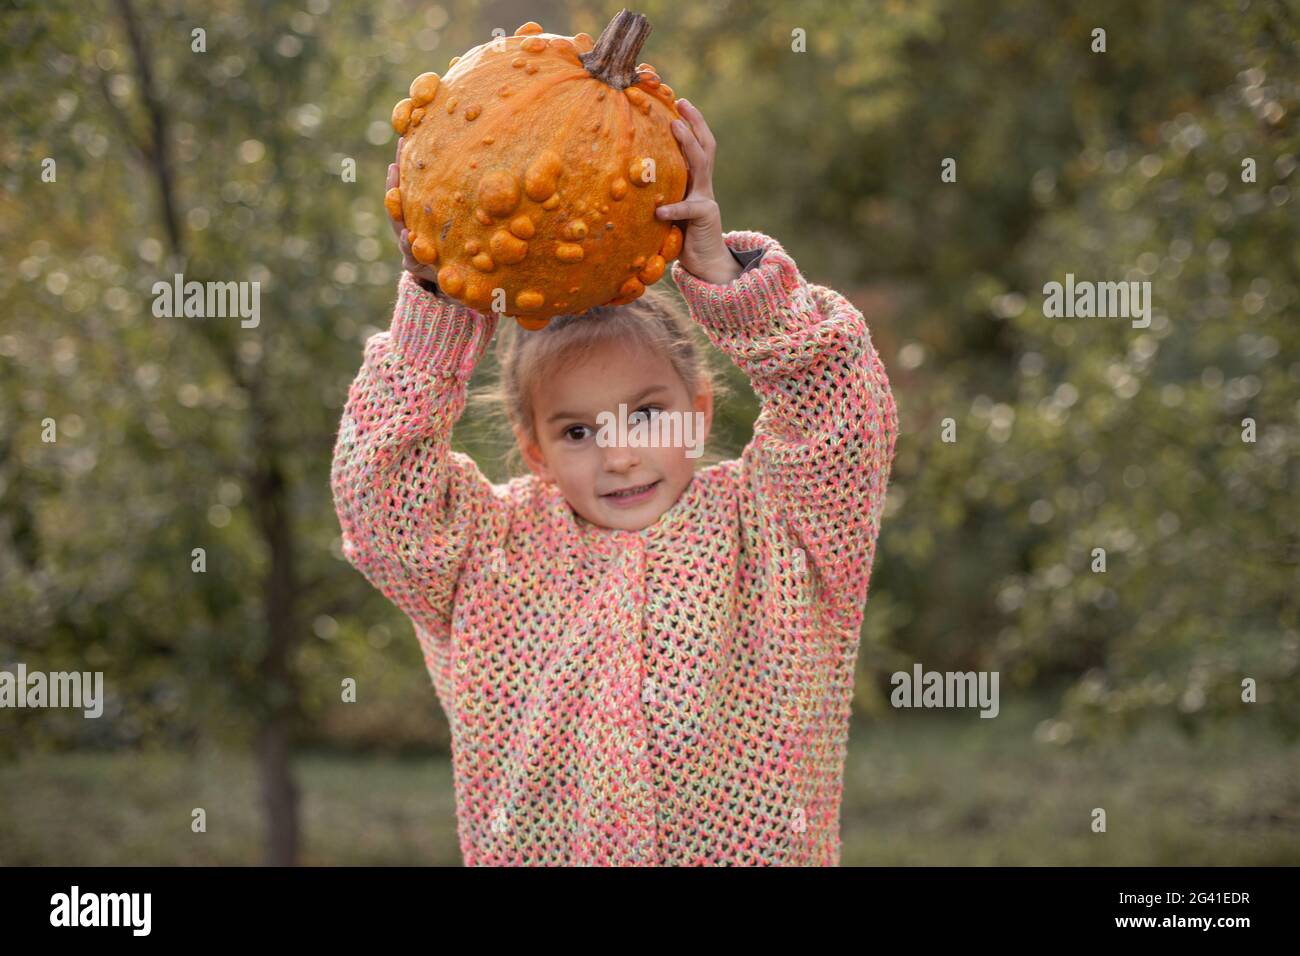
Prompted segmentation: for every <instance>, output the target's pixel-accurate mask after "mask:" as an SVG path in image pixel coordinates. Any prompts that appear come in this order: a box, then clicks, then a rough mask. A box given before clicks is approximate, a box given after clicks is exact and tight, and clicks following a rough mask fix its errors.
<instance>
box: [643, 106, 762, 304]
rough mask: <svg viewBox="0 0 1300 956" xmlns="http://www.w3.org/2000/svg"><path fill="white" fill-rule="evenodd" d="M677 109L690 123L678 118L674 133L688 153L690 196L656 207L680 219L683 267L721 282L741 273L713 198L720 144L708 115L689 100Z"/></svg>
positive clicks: (665, 217) (665, 215)
mask: <svg viewBox="0 0 1300 956" xmlns="http://www.w3.org/2000/svg"><path fill="white" fill-rule="evenodd" d="M677 111H678V112H679V113H681V115H682V116H683V117H685V119H686V122H683V121H682V120H674V121H673V124H672V131H673V135H675V136H676V137H677V141H678V142H679V143H681V145H682V152H683V153H685V154H686V163H687V169H688V173H687V179H686V196H685V197H684V198H683V199H682V201H681V202H674V203H668V204H666V205H663V206H660V207H659V208H658V209H656V210H655V218H656V219H660V220H677V221H678V223H679V224H680V225H681V227H682V229H683V231H684V233H685V235H684V237H683V242H682V252H681V255H680V256H679V257H678V259H679V261H680V262H681V264H682V268H683V269H685V270H686V271H687V272H689V273H691V274H692V275H694V276H697V277H699V278H701V279H703V280H704V281H705V282H712V283H715V284H718V285H721V284H723V283H726V282H730V281H732V280H733V279H735V278H736V277H737V276H739V275H740V273H741V271H742V270H741V268H740V263H738V262H737V261H736V258H735V256H733V255H732V254H731V250H730V249H728V248H727V244H726V243H725V242H723V241H722V211H721V210H720V209H719V208H718V203H717V200H715V199H714V198H713V160H714V157H715V156H716V155H717V151H718V144H717V141H716V140H714V138H713V133H711V132H710V131H709V124H708V123H706V122H704V116H703V115H702V114H701V113H700V111H699V110H698V109H696V108H695V106H694V105H693V104H692V103H691V102H690V101H689V100H684V99H682V100H678V101H677Z"/></svg>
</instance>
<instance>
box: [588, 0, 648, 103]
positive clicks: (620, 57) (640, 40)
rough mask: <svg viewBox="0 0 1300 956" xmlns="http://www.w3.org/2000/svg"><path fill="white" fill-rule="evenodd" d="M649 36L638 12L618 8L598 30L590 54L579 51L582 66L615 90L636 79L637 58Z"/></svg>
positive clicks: (627, 85)
mask: <svg viewBox="0 0 1300 956" xmlns="http://www.w3.org/2000/svg"><path fill="white" fill-rule="evenodd" d="M649 36H650V21H649V20H647V19H646V18H645V17H643V16H642V15H641V14H639V13H630V12H628V11H627V10H620V11H619V12H618V14H617V15H616V16H615V17H614V19H613V20H610V21H609V25H608V26H606V27H605V29H604V30H603V31H601V34H600V38H599V39H598V40H596V45H595V46H594V47H592V48H591V52H590V53H582V54H579V57H580V58H581V60H582V65H583V66H585V67H586V68H587V72H588V73H590V74H591V75H592V76H594V77H595V78H596V79H598V80H602V81H603V82H605V83H608V84H609V85H610V86H612V87H614V89H616V90H625V89H627V88H628V87H629V86H631V85H632V84H634V83H636V81H637V72H636V65H635V64H636V61H637V58H638V57H639V56H640V55H641V47H642V46H644V45H645V41H646V38H647V37H649Z"/></svg>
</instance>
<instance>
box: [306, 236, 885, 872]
mask: <svg viewBox="0 0 1300 956" xmlns="http://www.w3.org/2000/svg"><path fill="white" fill-rule="evenodd" d="M724 241H725V242H726V243H727V245H728V247H729V248H730V249H732V250H733V251H735V252H739V253H742V254H743V253H745V252H748V251H753V250H758V249H762V250H763V255H762V257H761V259H759V260H758V262H757V264H756V265H755V267H754V268H751V269H749V270H747V271H746V272H744V273H743V274H742V275H741V276H740V277H738V278H737V279H735V280H733V281H732V282H729V283H726V284H721V285H716V284H712V283H709V282H706V281H704V280H702V279H699V278H697V277H695V276H693V275H691V274H690V273H688V272H687V271H686V270H685V269H684V268H682V266H681V264H680V262H675V263H674V264H673V268H672V277H673V280H674V281H675V282H676V283H677V286H678V288H679V289H680V290H681V292H682V294H683V296H684V297H685V300H686V303H687V305H688V307H689V309H690V314H691V316H692V318H693V319H694V321H695V322H697V323H698V324H699V325H700V326H702V327H703V329H704V331H705V333H706V334H707V336H708V338H709V339H710V340H711V341H712V342H713V343H714V345H716V346H717V347H718V348H720V349H721V350H722V351H723V352H725V353H726V354H727V355H728V356H729V357H730V359H731V360H732V361H733V362H734V363H735V364H736V365H738V366H739V367H740V368H741V369H742V370H743V371H744V372H745V373H746V374H747V375H748V376H749V379H750V382H751V384H752V386H753V389H754V391H755V393H756V394H757V395H758V396H759V398H760V400H761V403H762V408H761V411H760V414H759V416H758V419H757V421H756V422H755V424H754V436H753V439H752V440H751V441H750V442H749V443H748V444H747V445H746V446H745V448H744V449H743V451H742V452H741V454H740V457H739V458H736V459H732V460H729V461H724V462H721V463H719V464H715V465H710V466H708V467H702V468H699V469H698V470H697V471H696V472H695V475H694V476H693V477H692V479H691V481H690V483H689V484H688V485H687V487H686V489H685V491H683V493H682V494H681V496H680V497H679V498H678V500H677V502H676V503H675V504H674V505H672V506H671V507H670V508H669V509H668V510H667V511H666V512H665V513H664V514H663V515H661V516H660V518H659V519H658V521H656V522H655V523H654V524H653V525H651V526H649V527H647V528H644V529H642V530H640V531H624V530H619V529H610V528H605V527H602V526H599V525H595V524H593V523H590V522H588V521H587V520H586V519H585V518H583V517H582V516H581V515H579V514H578V513H577V512H576V511H574V510H573V508H572V507H571V506H570V505H569V504H568V503H567V501H566V500H565V499H564V497H563V496H562V495H561V494H560V492H559V490H558V489H557V488H556V487H555V486H554V485H553V484H550V483H547V482H544V481H542V480H541V479H539V478H537V477H536V476H533V475H529V476H527V477H519V478H514V479H512V480H510V481H508V482H506V483H504V484H493V483H491V482H489V481H488V480H487V478H486V477H485V476H484V475H483V474H482V473H481V472H480V471H479V469H478V467H477V466H476V465H475V463H474V461H473V460H472V459H471V458H470V457H469V456H468V455H465V454H464V453H461V452H457V451H452V450H451V449H450V439H451V433H452V426H453V425H454V423H455V422H456V421H457V420H458V419H459V417H460V415H461V413H462V411H463V410H464V405H465V398H466V390H467V388H468V383H469V379H470V377H471V374H472V372H473V370H474V368H475V366H476V365H477V363H478V362H479V360H480V359H481V358H482V356H483V354H484V353H485V351H486V349H487V346H488V344H489V340H490V338H491V335H492V333H493V332H494V331H495V328H496V324H497V317H496V316H495V315H493V314H482V313H478V312H475V311H474V310H472V309H469V308H468V307H465V306H461V305H459V304H455V303H454V302H452V301H450V300H447V299H444V298H441V297H439V296H435V295H431V294H430V293H429V292H427V291H425V290H424V289H422V288H421V287H420V286H419V285H418V284H417V283H416V282H415V281H414V279H413V278H412V277H411V276H410V275H409V273H403V275H402V278H401V280H400V282H399V285H398V296H397V304H396V308H395V310H394V313H393V320H392V326H391V328H390V330H389V331H387V332H381V333H378V334H376V335H374V336H372V337H371V338H370V339H369V340H368V341H367V342H366V345H365V359H364V363H363V365H362V367H361V371H360V373H359V374H358V376H357V378H356V381H355V382H354V383H353V385H352V387H351V390H350V392H349V395H348V400H347V404H346V408H345V411H344V414H343V419H342V423H341V425H340V429H339V433H338V440H337V444H336V447H335V452H334V462H333V468H332V474H331V485H332V488H333V492H334V500H335V506H336V509H337V511H338V515H339V520H340V523H341V526H342V531H343V553H344V555H345V556H346V557H347V559H348V560H349V561H350V562H351V563H352V564H353V565H355V566H356V567H357V568H358V569H359V570H360V571H361V573H362V574H363V575H365V577H366V578H367V580H369V581H370V582H371V583H372V584H373V585H374V586H375V587H376V588H378V589H379V590H380V591H382V592H383V594H384V595H385V596H387V597H388V598H389V600H391V601H392V602H393V603H394V604H396V605H397V606H398V607H399V608H401V610H402V611H403V612H405V613H406V615H407V616H408V617H409V618H410V619H411V621H412V623H413V624H414V626H415V635H416V638H417V640H418V641H419V644H420V647H421V649H422V651H423V656H424V662H425V665H426V667H427V668H428V671H429V674H430V676H431V677H432V682H433V687H434V691H435V693H436V695H437V697H438V699H439V701H440V703H441V704H442V707H443V709H444V711H445V712H446V715H447V718H448V722H449V725H450V728H451V735H452V760H453V771H454V780H455V792H456V813H457V822H458V828H457V829H458V835H459V841H460V848H461V852H462V854H463V857H464V861H465V863H466V865H476V864H497V865H500V864H579V865H582V864H586V865H638V864H639V865H654V864H661V865H662V864H796V865H836V864H838V863H839V859H840V833H839V819H840V801H841V794H842V788H843V773H844V760H845V752H846V743H847V737H848V724H849V712H850V697H851V694H852V689H853V676H854V668H855V662H856V658H857V653H858V645H859V631H860V625H861V622H862V617H863V611H864V607H865V603H866V598H867V584H868V579H869V578H870V575H871V568H872V562H873V559H874V556H875V544H876V537H877V534H878V533H879V530H880V516H881V509H882V507H883V505H884V501H885V491H886V485H887V483H888V477H889V472H890V467H891V464H892V461H893V456H894V442H895V438H896V436H897V432H898V421H897V411H896V407H895V403H894V398H893V393H892V391H891V389H890V386H889V381H888V379H887V378H886V375H885V369H884V367H883V365H882V363H881V360H880V357H879V356H878V355H877V353H876V350H875V348H874V346H873V345H872V343H871V338H870V335H869V332H868V329H867V326H866V324H865V322H864V320H863V317H862V314H861V313H860V312H859V311H858V309H856V308H855V307H854V306H853V305H852V304H850V303H849V301H848V300H847V299H845V298H844V297H843V296H842V295H840V294H839V293H838V292H835V291H833V290H831V289H828V288H825V287H823V286H819V285H814V284H810V283H808V282H807V281H806V280H805V279H804V277H803V276H802V275H801V274H800V272H799V269H798V267H797V266H796V265H795V262H794V260H793V259H792V258H791V257H790V256H789V255H788V254H787V253H786V252H785V250H784V249H783V248H782V247H781V245H780V244H779V243H778V242H776V241H775V240H774V239H771V238H769V237H768V236H766V235H763V234H762V233H758V232H730V233H727V234H726V235H725V236H724ZM506 321H510V320H509V319H507V320H506Z"/></svg>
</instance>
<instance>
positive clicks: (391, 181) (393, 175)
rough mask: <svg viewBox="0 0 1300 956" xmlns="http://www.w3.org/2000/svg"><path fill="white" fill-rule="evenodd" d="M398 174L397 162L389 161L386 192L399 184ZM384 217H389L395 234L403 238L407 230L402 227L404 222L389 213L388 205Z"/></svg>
mask: <svg viewBox="0 0 1300 956" xmlns="http://www.w3.org/2000/svg"><path fill="white" fill-rule="evenodd" d="M397 175H398V173H397V164H396V163H389V164H388V181H387V182H386V183H385V185H384V192H385V193H387V192H388V190H390V189H392V188H393V187H394V186H396V185H397ZM384 218H385V219H387V220H388V224H389V225H390V226H392V227H393V235H395V236H397V238H398V239H399V240H400V239H401V238H402V235H403V233H404V232H405V230H403V229H402V223H401V221H400V220H398V219H394V218H393V217H392V216H390V215H388V210H387V207H385V209H384Z"/></svg>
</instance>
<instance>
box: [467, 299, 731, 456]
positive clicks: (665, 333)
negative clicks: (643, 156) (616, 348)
mask: <svg viewBox="0 0 1300 956" xmlns="http://www.w3.org/2000/svg"><path fill="white" fill-rule="evenodd" d="M609 342H621V343H625V344H628V345H639V346H640V347H642V348H644V349H647V350H649V351H651V352H653V353H654V354H656V355H658V356H660V357H661V358H663V359H664V360H665V361H667V362H668V363H669V364H670V365H672V367H673V369H674V370H675V371H676V372H677V375H678V376H679V377H680V378H681V380H682V382H683V383H684V384H685V386H686V391H687V394H688V395H690V396H691V397H692V398H693V397H694V396H695V395H697V394H699V392H700V391H701V389H703V388H705V387H706V386H707V387H709V388H711V389H712V390H713V396H714V403H715V405H714V407H715V412H714V416H715V417H714V420H715V423H716V421H717V412H716V408H717V403H718V402H720V401H721V399H722V398H723V397H724V396H725V395H727V394H729V393H730V389H729V387H728V386H727V384H726V380H725V379H724V378H723V376H722V374H721V373H719V372H718V371H717V370H716V369H715V368H714V367H713V366H712V365H711V364H710V362H709V361H708V359H707V357H706V356H708V355H709V354H710V353H709V350H708V348H707V346H708V344H709V343H708V341H707V339H706V338H705V337H704V335H703V333H702V332H700V331H699V329H698V327H697V326H696V324H695V323H694V321H693V320H692V319H691V318H690V316H689V314H687V312H686V310H685V307H684V306H683V305H682V304H681V303H680V302H679V301H678V300H677V299H676V298H674V297H673V296H672V295H671V294H670V293H668V292H665V291H663V290H660V289H657V288H655V287H653V286H651V287H650V288H647V289H646V290H645V292H643V293H642V294H641V295H640V297H638V298H636V299H633V300H632V301H631V302H628V303H625V304H624V305H615V306H609V305H603V306H596V307H595V308H592V309H588V310H587V311H586V312H581V313H578V314H576V315H574V314H570V315H557V316H555V317H554V318H552V319H551V321H550V322H549V323H547V325H546V327H545V328H543V329H540V330H538V331H536V332H529V331H528V330H526V329H524V328H523V327H522V326H520V325H519V323H518V322H516V321H514V319H513V318H509V317H505V316H503V317H502V318H501V320H500V321H499V322H498V323H497V332H496V343H495V355H496V365H497V376H496V380H495V381H494V382H493V383H492V385H491V386H489V387H487V388H484V389H480V390H476V391H475V393H474V396H473V399H472V400H473V401H474V402H475V403H477V404H484V405H489V404H490V405H494V406H500V407H502V408H503V409H504V411H505V426H506V428H505V435H503V437H507V436H508V444H507V447H508V451H507V453H506V462H505V465H506V470H507V472H508V473H509V474H510V475H511V476H514V475H516V474H527V473H528V466H527V464H526V463H525V462H524V457H523V454H522V453H521V452H520V449H519V445H518V443H517V442H516V441H515V436H514V432H513V428H512V426H515V425H517V426H519V427H520V428H521V429H522V430H523V432H524V434H526V435H528V436H529V438H530V439H531V440H532V441H533V442H534V443H538V444H540V443H539V442H538V439H537V432H536V430H535V429H534V427H533V426H534V423H533V400H532V397H533V389H534V387H535V386H536V385H537V384H538V383H540V382H545V381H548V380H551V379H553V377H554V376H556V375H559V374H561V373H563V372H564V371H565V370H567V369H569V368H572V367H573V366H574V365H577V364H579V363H580V362H581V361H582V360H583V359H585V358H586V357H588V356H589V355H590V354H591V353H592V352H593V351H595V350H596V349H597V348H598V347H599V346H601V345H603V344H605V343H609ZM710 444H711V443H710ZM699 460H700V461H701V463H710V462H714V461H718V460H720V457H719V456H717V455H715V454H714V453H711V452H710V451H708V449H707V447H706V451H705V453H704V454H703V455H701V456H700V459H699Z"/></svg>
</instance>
